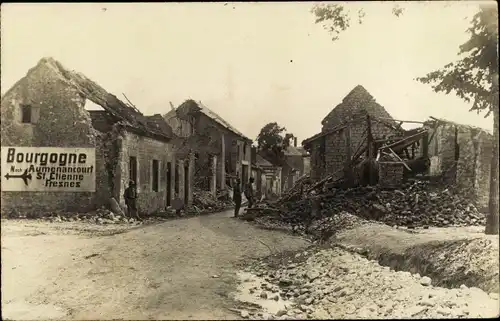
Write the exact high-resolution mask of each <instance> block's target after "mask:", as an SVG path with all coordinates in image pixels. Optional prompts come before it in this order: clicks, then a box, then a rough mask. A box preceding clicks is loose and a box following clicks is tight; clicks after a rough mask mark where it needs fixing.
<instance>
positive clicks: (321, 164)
mask: <svg viewBox="0 0 500 321" xmlns="http://www.w3.org/2000/svg"><path fill="white" fill-rule="evenodd" d="M367 126H368V125H367V123H366V121H364V120H361V121H360V122H357V123H353V124H352V125H351V126H350V127H348V128H344V129H341V130H338V131H336V132H333V133H330V134H327V135H325V136H324V138H319V139H317V140H316V141H314V142H313V143H312V144H311V177H312V178H313V179H314V180H318V179H322V178H324V177H326V176H328V175H332V174H334V173H337V174H336V175H335V176H336V178H340V177H342V175H343V171H342V169H343V168H344V166H345V164H346V162H347V161H348V153H349V151H350V155H351V157H353V156H354V155H355V153H356V152H357V151H359V150H361V149H362V148H363V147H365V146H366V144H367V142H366V140H365V141H363V138H364V137H365V136H366V133H367ZM371 129H372V135H373V137H374V139H380V138H382V137H384V136H386V135H389V134H391V133H392V132H393V130H392V129H390V128H388V127H387V126H385V125H383V124H382V123H380V122H377V121H371ZM348 137H350V144H349V149H347V138H348ZM323 139H324V141H325V145H324V156H323V155H322V153H323V152H322V146H321V144H322V140H323Z"/></svg>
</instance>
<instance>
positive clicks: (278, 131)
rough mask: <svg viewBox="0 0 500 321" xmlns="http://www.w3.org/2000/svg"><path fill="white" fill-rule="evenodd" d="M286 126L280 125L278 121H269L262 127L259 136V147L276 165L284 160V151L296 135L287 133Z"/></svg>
mask: <svg viewBox="0 0 500 321" xmlns="http://www.w3.org/2000/svg"><path fill="white" fill-rule="evenodd" d="M285 132H286V128H285V127H280V126H279V125H278V123H276V122H274V123H269V124H267V125H265V126H264V127H262V129H261V130H260V133H259V135H258V136H257V149H258V150H259V152H261V153H263V155H264V157H265V158H266V159H268V160H269V161H270V162H272V163H273V164H276V165H281V164H282V163H283V161H284V156H285V155H284V151H285V150H286V148H287V147H288V146H290V140H291V139H292V138H294V137H295V136H294V135H293V134H291V133H285Z"/></svg>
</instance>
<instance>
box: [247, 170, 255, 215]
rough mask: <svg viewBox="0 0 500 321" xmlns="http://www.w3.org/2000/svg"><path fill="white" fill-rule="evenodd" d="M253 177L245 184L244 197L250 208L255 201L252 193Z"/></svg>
mask: <svg viewBox="0 0 500 321" xmlns="http://www.w3.org/2000/svg"><path fill="white" fill-rule="evenodd" d="M253 181H254V179H253V177H250V179H249V180H248V183H247V184H246V186H245V197H246V198H247V200H248V208H252V206H253V204H254V203H255V198H254V193H253Z"/></svg>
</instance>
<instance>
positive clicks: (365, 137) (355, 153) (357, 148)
mask: <svg viewBox="0 0 500 321" xmlns="http://www.w3.org/2000/svg"><path fill="white" fill-rule="evenodd" d="M367 131H368V128H366V129H365V131H364V132H363V135H364V136H363V140H362V141H361V142H360V143H359V144H358V146H357V147H356V151H355V152H354V154H353V155H352V157H351V160H352V159H353V157H354V156H356V155H357V154H358V152H359V150H360V149H361V146H363V144H364V142H365V141H366V140H367V138H368V136H367V135H365V134H366V132H367Z"/></svg>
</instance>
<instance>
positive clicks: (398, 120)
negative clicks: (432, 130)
mask: <svg viewBox="0 0 500 321" xmlns="http://www.w3.org/2000/svg"><path fill="white" fill-rule="evenodd" d="M377 118H378V119H385V120H393V121H397V122H402V123H408V124H425V122H424V121H418V120H401V119H393V118H387V117H377ZM431 118H432V117H431Z"/></svg>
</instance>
